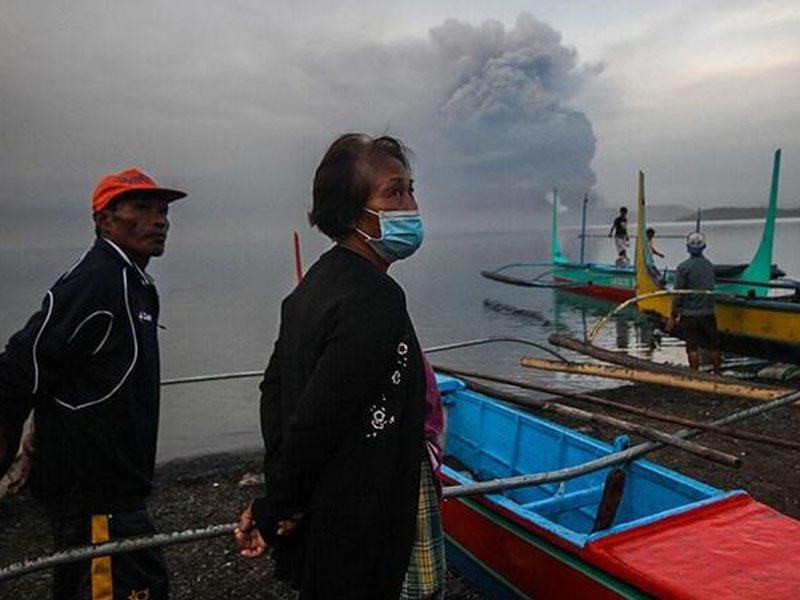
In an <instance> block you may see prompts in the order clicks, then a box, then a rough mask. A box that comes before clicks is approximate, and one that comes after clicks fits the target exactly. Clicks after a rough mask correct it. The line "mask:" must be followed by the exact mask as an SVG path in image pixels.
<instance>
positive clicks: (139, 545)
mask: <svg viewBox="0 0 800 600" xmlns="http://www.w3.org/2000/svg"><path fill="white" fill-rule="evenodd" d="M798 399H800V391H795V392H791V393H789V394H786V395H784V396H781V397H780V398H776V399H775V400H772V401H771V402H767V403H766V404H761V405H759V406H753V407H751V408H747V409H745V410H741V411H739V412H735V413H733V414H731V415H728V416H727V417H722V418H720V419H715V420H712V421H708V424H709V425H728V424H730V423H735V422H737V421H742V420H744V419H748V418H750V417H754V416H756V415H760V414H762V413H765V412H768V411H771V410H774V409H776V408H780V407H782V406H787V405H789V404H792V403H794V402H796V401H797V400H798ZM700 433H703V430H701V429H681V430H680V431H677V432H675V433H674V434H673V435H674V436H675V437H679V438H690V437H694V436H696V435H698V434H700ZM662 446H663V444H661V443H658V442H645V443H643V444H639V445H637V446H633V447H632V448H628V449H627V450H622V451H620V452H613V453H611V454H608V455H606V456H603V457H601V458H597V459H595V460H591V461H588V462H585V463H583V464H582V465H578V466H575V467H566V468H564V469H558V470H556V471H548V472H545V473H534V474H532V475H519V476H517V477H509V478H506V479H495V480H492V481H482V482H476V483H469V484H464V485H457V486H448V487H446V488H444V497H445V498H458V497H461V496H473V495H477V494H489V493H495V492H504V491H506V490H511V489H516V488H520V487H529V486H534V485H542V484H544V483H553V482H557V481H564V480H566V479H572V478H574V477H578V476H580V475H586V474H588V473H593V472H594V471H599V470H600V469H604V468H606V467H610V466H612V465H615V464H619V463H624V462H629V461H631V460H633V459H635V458H638V457H639V456H642V455H644V454H646V453H648V452H651V451H653V450H656V449H658V448H661V447H662ZM236 525H237V523H226V524H222V525H211V526H209V527H205V528H202V529H189V530H186V531H176V532H173V533H160V534H156V535H153V536H148V537H141V538H128V539H125V540H117V541H114V542H106V543H104V544H99V545H95V546H82V547H78V548H73V549H71V550H65V551H63V552H56V553H55V554H51V555H49V556H44V557H41V558H38V559H35V560H25V561H22V562H18V563H13V564H11V565H8V566H7V567H4V568H2V569H0V581H3V580H5V579H11V578H13V577H19V576H20V575H25V574H28V573H32V572H34V571H40V570H42V569H47V568H50V567H54V566H57V565H61V564H65V563H69V562H75V561H78V560H85V559H89V558H95V557H98V556H108V555H111V554H119V553H120V552H128V551H131V550H142V549H145V548H153V547H155V546H168V545H171V544H180V543H185V542H190V541H195V540H202V539H207V538H213V537H219V536H222V535H227V534H230V533H232V532H233V530H234V529H235V528H236Z"/></svg>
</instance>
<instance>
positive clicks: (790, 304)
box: [634, 154, 800, 363]
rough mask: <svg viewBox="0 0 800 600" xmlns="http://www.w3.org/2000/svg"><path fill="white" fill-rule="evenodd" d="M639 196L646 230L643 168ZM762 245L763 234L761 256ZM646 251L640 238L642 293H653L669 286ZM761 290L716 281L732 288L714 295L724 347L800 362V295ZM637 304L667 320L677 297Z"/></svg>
mask: <svg viewBox="0 0 800 600" xmlns="http://www.w3.org/2000/svg"><path fill="white" fill-rule="evenodd" d="M777 156H779V154H778V155H777ZM638 196H639V197H638V200H637V203H638V217H637V231H638V232H639V234H642V233H643V232H644V229H645V199H644V174H643V173H642V172H639V192H638ZM766 233H767V231H766V229H765V235H766ZM763 244H764V240H763V239H762V247H759V251H758V253H757V255H756V256H757V257H758V255H759V253H761V252H762V248H763ZM645 250H646V249H645V248H644V243H643V242H642V241H641V238H638V239H637V242H636V254H635V260H634V264H635V268H636V295H637V296H642V295H652V294H654V293H657V292H660V291H663V290H665V289H666V287H665V286H664V285H663V284H662V282H660V281H658V280H656V278H655V277H653V274H652V273H651V271H650V269H649V268H648V266H647V259H646V254H645ZM751 266H752V264H751ZM748 270H749V268H748ZM746 272H747V271H746ZM750 272H753V271H750ZM759 289H760V288H759V287H757V286H753V285H752V284H749V283H748V284H745V283H743V282H742V283H738V284H735V283H734V284H727V285H726V284H723V285H718V286H717V291H723V292H730V295H724V296H719V297H717V298H716V300H715V309H714V312H715V316H716V318H717V328H718V329H719V332H720V338H721V342H722V347H723V349H724V350H727V351H729V352H734V353H736V354H742V355H744V356H759V357H764V358H771V359H776V360H780V361H782V362H793V363H800V294H798V291H797V288H795V292H794V293H792V294H785V295H782V296H776V297H766V296H763V295H761V294H760V293H759V292H758V290H759ZM742 292H744V293H742ZM636 304H637V307H638V308H639V310H640V311H642V312H644V313H647V314H650V315H653V316H655V317H657V318H658V319H662V320H664V319H666V318H668V317H669V316H670V314H671V311H672V297H671V296H669V295H656V296H651V297H646V298H643V299H641V300H638V301H637V302H636Z"/></svg>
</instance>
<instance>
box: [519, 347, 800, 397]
mask: <svg viewBox="0 0 800 600" xmlns="http://www.w3.org/2000/svg"><path fill="white" fill-rule="evenodd" d="M519 362H520V364H521V365H522V366H523V367H528V368H530V369H542V370H544V371H561V372H566V373H578V374H580V375H591V376H594V377H608V378H610V379H627V380H628V381H638V382H640V383H654V384H657V385H666V386H669V387H675V388H681V389H685V390H694V391H696V392H705V393H707V394H719V395H723V396H736V397H738V398H749V399H751V400H772V399H774V398H778V397H780V396H782V395H785V394H787V393H789V392H790V390H782V389H775V388H762V387H756V386H752V385H746V384H744V383H727V382H724V381H706V380H704V379H700V378H697V377H693V376H691V375H688V374H677V373H675V374H672V373H659V372H653V371H645V370H642V369H638V368H631V367H610V366H607V365H595V364H591V363H575V362H564V361H557V360H547V359H544V358H536V357H535V356H523V357H522V358H521V359H520V361H519Z"/></svg>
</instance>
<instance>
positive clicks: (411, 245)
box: [356, 208, 425, 263]
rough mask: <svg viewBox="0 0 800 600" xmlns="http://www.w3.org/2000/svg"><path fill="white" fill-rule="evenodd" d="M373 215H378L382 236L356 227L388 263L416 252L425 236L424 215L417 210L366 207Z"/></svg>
mask: <svg viewBox="0 0 800 600" xmlns="http://www.w3.org/2000/svg"><path fill="white" fill-rule="evenodd" d="M364 210H365V211H367V212H368V213H369V214H371V215H375V216H376V217H378V222H379V224H380V228H381V237H379V238H373V237H370V236H369V235H367V234H366V233H364V232H363V231H361V230H360V229H358V228H356V231H357V232H358V233H360V234H361V235H362V236H364V239H365V240H366V242H367V244H369V245H370V247H371V248H372V249H373V250H374V251H375V253H376V254H377V255H378V256H380V257H381V258H382V259H383V260H385V261H386V262H388V263H393V262H395V261H396V260H400V259H403V258H407V257H409V256H411V255H412V254H414V252H416V250H417V248H419V247H420V246H421V245H422V240H423V239H424V238H425V227H424V225H423V223H422V216H421V215H420V214H419V211H417V210H382V211H374V210H370V209H369V208H365V209H364Z"/></svg>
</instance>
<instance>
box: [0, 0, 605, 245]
mask: <svg viewBox="0 0 800 600" xmlns="http://www.w3.org/2000/svg"><path fill="white" fill-rule="evenodd" d="M272 10H274V7H273V8H270V7H268V6H266V5H262V4H261V3H251V2H239V3H231V4H225V5H220V4H218V3H212V2H207V3H202V4H198V3H197V2H188V1H183V0H177V1H176V2H174V3H171V4H170V5H169V6H164V5H162V4H160V3H153V2H149V1H147V0H145V1H144V2H143V3H137V4H136V5H135V6H133V5H114V7H113V8H110V7H109V5H107V4H105V3H102V2H85V3H80V4H71V3H70V4H63V5H58V8H57V9H55V10H38V9H37V8H36V6H35V5H24V4H16V5H12V6H11V7H9V10H8V13H7V15H6V17H7V18H4V20H3V23H2V24H0V34H2V35H0V52H2V54H3V56H4V60H3V62H2V64H0V77H2V79H3V81H4V85H3V87H2V91H0V124H2V126H3V130H4V138H5V139H4V145H5V147H6V149H7V160H4V161H2V163H1V164H0V178H2V181H3V184H2V188H0V189H1V190H2V191H1V192H0V207H2V206H7V207H16V208H17V209H23V210H30V211H34V210H35V209H36V208H38V209H40V210H47V209H48V208H49V207H54V206H59V207H61V206H65V205H69V206H74V210H75V211H76V212H78V211H85V210H86V206H87V204H88V198H89V196H90V194H91V189H92V186H93V184H94V182H95V181H96V180H97V178H98V177H99V176H100V175H102V174H104V173H107V172H110V171H112V170H116V169H118V168H122V167H124V166H128V165H138V166H140V167H142V168H143V169H144V170H146V171H148V172H150V173H152V174H153V175H154V176H156V178H157V179H158V180H159V181H161V182H163V183H165V184H168V185H170V186H175V187H182V188H185V189H187V190H188V191H189V192H190V199H191V203H187V204H186V205H185V206H184V207H182V210H181V213H182V219H185V220H187V222H191V223H192V226H193V227H194V226H197V227H200V226H203V227H205V228H206V229H207V230H209V231H212V232H213V234H214V235H215V236H218V237H220V238H224V237H226V236H236V235H252V234H253V232H254V231H255V232H256V233H258V231H259V228H271V227H272V228H281V229H284V230H285V229H286V228H287V227H295V226H298V225H301V224H302V223H303V221H304V217H305V211H306V209H307V207H308V204H309V196H310V194H309V190H310V180H311V176H312V173H313V170H314V167H315V166H316V164H317V162H318V161H319V159H320V157H321V155H322V153H323V152H324V149H325V147H326V146H327V144H329V143H330V141H331V140H332V139H333V138H334V137H335V136H336V135H338V134H339V133H343V132H345V131H352V130H362V131H367V132H372V133H378V134H380V133H382V132H384V131H389V132H391V133H393V134H396V135H398V136H399V137H401V138H403V139H404V141H406V142H407V143H408V144H409V145H410V146H411V147H412V149H413V150H414V151H415V155H416V169H415V174H416V177H417V181H418V189H419V190H420V192H421V194H424V196H425V198H421V200H422V201H423V203H425V200H426V199H430V204H429V210H430V212H432V213H434V214H438V215H439V217H440V222H445V221H447V220H450V219H451V217H453V215H454V213H455V212H456V211H455V210H454V209H458V210H457V212H459V213H460V214H461V215H462V216H464V215H468V216H474V217H475V218H480V217H481V215H484V214H486V213H491V214H492V215H494V216H495V217H496V218H500V217H499V216H500V215H502V214H505V213H507V212H508V213H514V212H519V211H523V210H530V209H531V206H532V203H533V205H534V206H535V205H536V203H537V202H541V201H543V198H544V194H545V192H546V191H547V190H549V189H551V188H552V187H553V186H554V185H555V186H558V187H559V188H561V189H562V193H561V196H562V198H564V199H565V201H569V200H570V198H571V196H574V197H577V196H579V195H582V194H583V192H584V191H585V190H586V189H587V188H589V187H591V186H592V185H593V184H594V174H593V172H592V170H591V160H592V157H593V155H594V150H595V137H594V134H593V132H592V127H591V124H590V123H589V121H588V119H587V118H586V116H585V115H584V114H583V113H581V112H579V111H577V110H575V109H574V108H571V107H570V101H571V99H573V98H574V96H575V94H576V93H577V92H578V91H579V90H580V89H581V88H582V86H584V85H585V83H586V82H587V81H588V80H591V79H593V78H595V77H596V75H597V74H598V73H599V71H600V67H598V66H597V65H589V66H586V65H581V64H580V63H579V59H578V55H577V51H576V50H575V49H574V48H570V47H567V46H565V45H563V44H562V42H561V36H560V34H559V33H558V32H557V31H556V30H554V29H553V28H552V27H550V26H549V25H547V24H545V23H542V22H540V21H537V20H536V19H535V18H533V17H532V16H530V15H526V14H523V15H521V16H520V17H519V18H518V19H517V21H516V23H515V24H514V25H513V26H511V27H506V26H504V25H503V24H501V23H499V22H497V21H484V22H482V23H478V24H471V23H466V22H462V21H457V20H447V21H445V22H443V23H442V24H441V25H439V26H436V27H433V28H432V29H431V30H430V31H429V32H428V34H427V35H424V36H419V37H406V38H399V39H398V38H395V39H391V40H389V41H386V40H380V39H378V38H370V37H368V36H364V35H361V36H355V35H353V32H352V31H350V30H348V29H342V30H338V29H336V28H335V27H329V28H326V27H324V24H325V23H324V20H322V21H321V20H319V19H317V20H316V21H315V22H316V23H317V26H316V27H313V28H308V27H306V26H305V25H301V24H300V23H302V22H303V20H302V15H297V16H295V15H291V14H290V12H291V11H288V9H286V10H284V12H283V13H282V14H280V15H278V17H277V18H271V16H272V13H271V12H270V11H272ZM280 10H283V9H280ZM155 16H157V18H155ZM293 22H294V23H296V24H295V25H294V26H292V23H293ZM7 214H11V213H10V212H9V213H7ZM14 214H18V213H14ZM212 221H213V226H210V225H209V223H211V222H212ZM5 227H6V228H9V227H10V228H13V227H14V224H13V223H12V224H9V223H6V224H5Z"/></svg>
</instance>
